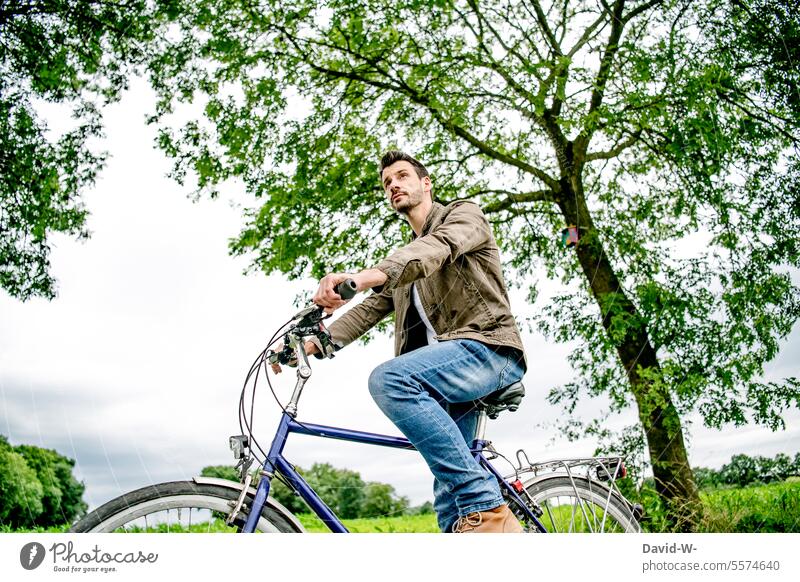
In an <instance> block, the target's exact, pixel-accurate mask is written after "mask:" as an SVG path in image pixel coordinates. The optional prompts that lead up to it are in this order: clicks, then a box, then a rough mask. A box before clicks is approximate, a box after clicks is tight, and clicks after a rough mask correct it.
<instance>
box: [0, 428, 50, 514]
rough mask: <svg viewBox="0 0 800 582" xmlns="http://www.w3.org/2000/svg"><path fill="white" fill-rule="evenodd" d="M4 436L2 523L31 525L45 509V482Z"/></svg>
mask: <svg viewBox="0 0 800 582" xmlns="http://www.w3.org/2000/svg"><path fill="white" fill-rule="evenodd" d="M3 444H4V439H3V440H0V524H3V525H10V526H11V527H14V528H18V527H30V526H32V525H33V524H34V522H35V520H36V518H37V517H39V515H40V514H41V513H42V510H43V509H44V508H43V506H42V494H43V489H42V484H41V483H40V482H39V479H37V478H36V472H35V471H34V470H33V469H31V468H30V467H29V466H28V464H27V463H26V462H25V459H24V458H23V457H22V455H20V454H19V453H16V452H14V450H13V449H12V448H11V447H8V446H3Z"/></svg>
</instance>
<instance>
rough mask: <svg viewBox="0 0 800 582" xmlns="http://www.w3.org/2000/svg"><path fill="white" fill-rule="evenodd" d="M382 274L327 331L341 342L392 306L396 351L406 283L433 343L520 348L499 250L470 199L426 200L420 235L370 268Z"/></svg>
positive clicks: (401, 339) (402, 333)
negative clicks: (418, 303)
mask: <svg viewBox="0 0 800 582" xmlns="http://www.w3.org/2000/svg"><path fill="white" fill-rule="evenodd" d="M375 268H376V269H379V270H381V271H382V272H384V273H386V275H387V277H388V279H387V281H386V283H384V285H383V286H382V288H374V289H373V291H374V292H373V293H372V294H370V295H369V296H368V297H367V298H366V299H364V301H362V302H361V303H360V304H359V305H356V306H355V307H353V308H352V309H351V310H349V311H348V312H347V313H345V314H344V315H342V316H341V317H340V318H339V319H337V320H336V321H334V322H333V323H332V324H331V325H330V327H329V330H330V332H331V337H332V338H333V342H334V344H335V345H336V346H337V347H343V346H345V345H347V344H349V343H350V342H352V341H353V340H355V339H357V338H358V337H360V336H361V335H362V334H364V333H365V332H367V330H369V329H370V328H371V327H372V326H374V325H375V324H376V323H378V322H379V321H380V320H382V319H383V318H384V317H386V316H387V315H388V314H390V313H391V312H392V311H394V312H395V339H394V351H395V355H399V354H401V353H403V347H404V345H405V342H406V340H407V338H406V333H407V332H406V326H405V325H404V324H405V318H406V313H407V312H408V308H409V305H410V303H411V283H415V284H416V288H417V293H418V294H419V298H420V301H421V303H422V306H423V308H424V309H425V315H426V316H427V317H428V319H429V320H430V323H431V326H432V327H433V329H434V331H435V332H436V339H437V340H440V341H445V340H451V339H458V338H467V339H475V340H478V341H481V342H483V343H486V344H492V345H498V346H511V347H514V348H517V349H518V350H520V351H521V352H523V353H524V348H523V346H522V339H521V337H520V334H519V330H518V329H517V325H516V322H515V321H514V316H513V315H512V314H511V308H510V306H509V301H508V293H507V292H506V286H505V282H504V281H503V273H502V270H501V268H500V251H499V249H498V248H497V243H496V242H495V240H494V236H493V235H492V230H491V227H490V226H489V222H488V221H487V220H486V217H485V216H484V215H483V212H481V209H480V207H479V206H478V205H477V204H475V203H474V202H469V201H460V200H459V201H456V202H452V203H450V204H448V205H447V206H443V205H441V204H439V203H438V202H434V203H433V207H432V208H431V211H430V213H429V214H428V217H427V219H426V220H425V224H424V226H423V227H422V235H421V236H419V237H416V236H414V239H413V240H412V241H411V242H410V243H409V244H407V245H406V246H404V247H402V248H400V249H398V250H397V251H395V252H394V253H392V254H391V255H389V256H388V257H387V258H386V259H384V260H383V261H381V262H380V263H378V264H377V265H376V266H375Z"/></svg>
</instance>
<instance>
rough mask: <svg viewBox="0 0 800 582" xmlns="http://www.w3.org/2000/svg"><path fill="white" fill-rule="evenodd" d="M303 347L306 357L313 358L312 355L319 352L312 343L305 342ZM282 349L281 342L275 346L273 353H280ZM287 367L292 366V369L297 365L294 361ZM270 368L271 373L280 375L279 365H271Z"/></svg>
mask: <svg viewBox="0 0 800 582" xmlns="http://www.w3.org/2000/svg"><path fill="white" fill-rule="evenodd" d="M303 347H304V348H305V350H306V355H308V356H313V355H314V354H316V353H317V352H319V350H318V349H317V346H316V345H315V344H314V342H305V343H304V344H303ZM282 349H283V342H280V343H279V344H278V345H277V347H276V348H275V351H276V352H280V351H281V350H282ZM289 365H290V366H292V367H294V366H296V365H297V362H296V361H295V362H294V363H293V364H292V363H290V364H289ZM270 367H271V368H272V372H273V373H274V374H280V373H281V371H282V370H281V365H280V364H278V363H275V364H271V365H270Z"/></svg>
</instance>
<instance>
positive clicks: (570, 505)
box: [525, 475, 641, 533]
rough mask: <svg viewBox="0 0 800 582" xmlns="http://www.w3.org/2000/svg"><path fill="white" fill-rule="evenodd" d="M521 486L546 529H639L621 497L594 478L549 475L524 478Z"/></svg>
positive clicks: (630, 530)
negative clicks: (531, 499) (530, 499)
mask: <svg viewBox="0 0 800 582" xmlns="http://www.w3.org/2000/svg"><path fill="white" fill-rule="evenodd" d="M573 483H574V486H573ZM525 489H526V491H527V492H528V495H530V496H531V497H532V498H533V500H534V501H535V502H536V503H537V504H538V505H539V506H540V507H541V509H542V511H543V514H542V516H541V517H540V518H539V520H540V521H541V522H542V523H543V524H544V526H545V528H546V529H547V531H548V532H549V533H639V532H641V527H640V526H639V523H638V521H637V520H636V518H635V517H634V515H633V512H632V509H631V507H630V505H629V504H628V503H627V502H626V501H625V499H623V498H622V497H621V496H620V495H619V494H618V493H617V492H616V491H612V490H611V489H609V488H608V487H607V486H606V485H605V484H603V483H600V482H598V481H593V480H590V479H586V478H585V477H575V476H573V477H572V480H570V477H568V476H567V475H553V476H546V477H539V478H536V479H533V480H531V481H528V482H527V483H526V484H525ZM528 529H529V531H533V528H532V527H531V528H528Z"/></svg>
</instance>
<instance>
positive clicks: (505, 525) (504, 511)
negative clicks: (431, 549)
mask: <svg viewBox="0 0 800 582" xmlns="http://www.w3.org/2000/svg"><path fill="white" fill-rule="evenodd" d="M523 531H524V530H523V529H522V526H521V525H520V523H519V520H518V519H517V518H516V517H515V516H514V514H513V513H511V510H510V509H509V508H508V505H505V504H503V505H501V506H499V507H495V508H494V509H487V510H486V511H476V512H475V513H470V514H467V515H465V516H464V517H459V518H458V520H457V521H456V522H455V523H454V524H453V533H523Z"/></svg>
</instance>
